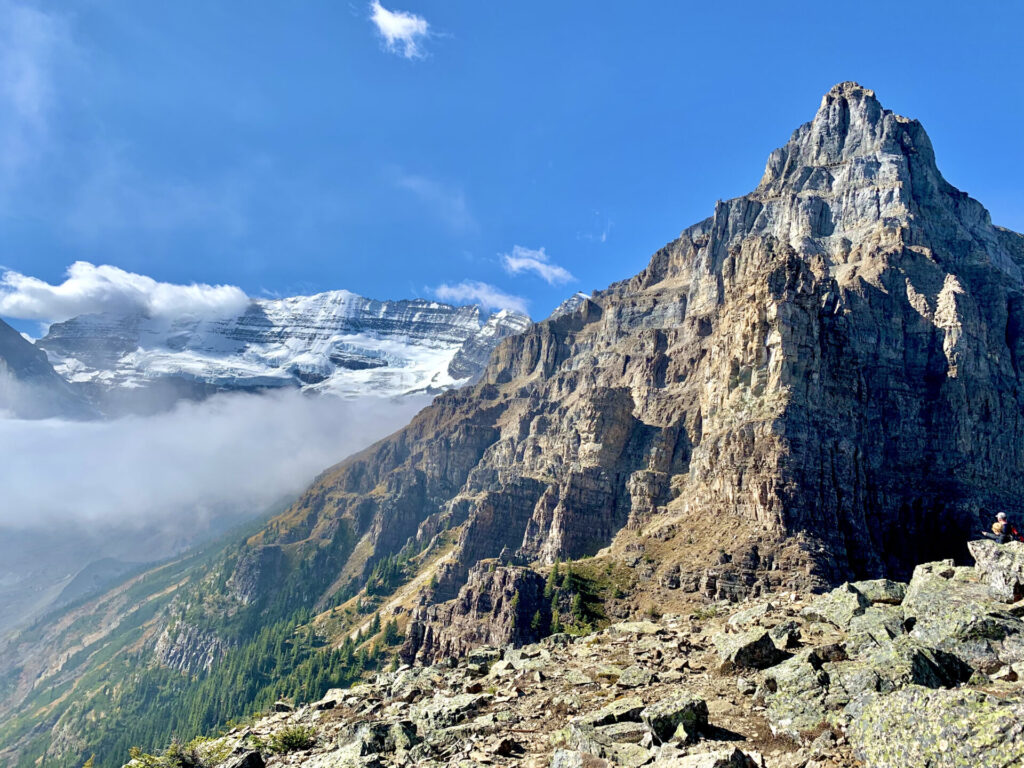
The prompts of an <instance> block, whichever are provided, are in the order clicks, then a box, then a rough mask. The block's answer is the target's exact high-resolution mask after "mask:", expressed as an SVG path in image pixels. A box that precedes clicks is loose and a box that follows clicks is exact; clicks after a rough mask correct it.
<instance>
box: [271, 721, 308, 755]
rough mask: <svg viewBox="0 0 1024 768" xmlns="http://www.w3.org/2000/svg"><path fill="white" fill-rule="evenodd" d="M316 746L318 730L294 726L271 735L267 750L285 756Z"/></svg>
mask: <svg viewBox="0 0 1024 768" xmlns="http://www.w3.org/2000/svg"><path fill="white" fill-rule="evenodd" d="M315 744H316V728H314V727H313V726H311V725H310V726H304V725H293V726H291V727H289V728H284V729H282V730H280V731H277V732H275V733H273V734H271V736H270V738H269V739H268V740H267V745H266V749H267V751H269V752H273V753H274V754H284V753H286V752H295V751H296V750H299V749H310V748H311V747H313V746H314V745H315Z"/></svg>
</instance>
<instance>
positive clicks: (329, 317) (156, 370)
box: [36, 290, 529, 410]
mask: <svg viewBox="0 0 1024 768" xmlns="http://www.w3.org/2000/svg"><path fill="white" fill-rule="evenodd" d="M528 323H529V318H527V317H526V316H525V315H521V314H518V313H515V312H510V311H508V310H503V311H501V312H496V313H493V314H490V315H485V314H484V313H483V312H482V311H481V310H480V308H479V307H477V306H474V305H465V306H458V307H457V306H453V305H449V304H444V303H441V302H436V301H429V300H424V299H411V300H400V301H376V300H374V299H366V298H364V297H361V296H358V295H356V294H354V293H352V292H350V291H345V290H338V291H328V292H324V293H320V294H315V295H312V296H296V297H289V298H285V299H253V300H251V302H250V304H249V306H248V308H247V309H246V310H245V311H244V312H243V313H241V314H240V315H237V316H234V317H228V318H200V317H190V316H182V317H177V318H164V317H159V318H157V317H148V316H147V315H145V314H144V313H140V312H134V313H107V314H99V315H82V316H79V317H77V318H73V319H71V320H68V321H65V322H60V323H54V324H53V325H51V326H50V328H49V331H48V332H47V334H46V335H45V336H44V337H43V338H41V339H39V340H38V341H37V342H36V344H37V346H38V347H40V348H41V349H43V350H45V351H46V352H47V353H48V355H49V357H50V359H51V361H52V362H53V363H54V365H55V367H56V370H57V371H58V372H59V373H61V374H63V375H64V376H65V377H66V378H67V379H68V380H70V381H71V382H72V383H73V384H74V385H75V386H77V387H79V388H81V389H83V390H84V391H85V392H86V393H87V394H88V395H89V396H90V398H91V399H93V400H95V401H97V402H99V403H101V404H104V403H106V401H111V400H112V401H113V404H112V405H111V404H107V406H106V407H107V408H108V409H115V410H116V409H117V408H118V407H122V408H124V407H127V408H128V409H131V407H133V401H140V404H139V405H137V406H135V407H142V408H145V407H147V406H146V403H145V399H144V397H143V396H144V395H145V393H147V392H152V393H154V399H155V400H156V405H155V406H150V407H155V408H157V409H159V407H160V404H161V403H164V402H165V401H167V400H171V401H173V400H174V399H177V398H179V397H182V396H185V397H190V398H191V399H202V398H203V397H206V396H208V395H210V394H213V393H215V392H220V391H259V390H266V389H275V388H281V387H285V388H298V389H302V390H303V391H308V392H316V393H330V394H335V395H340V396H343V397H357V396H360V395H364V394H375V395H385V396H389V395H402V394H409V393H413V392H422V391H426V392H431V391H434V392H436V391H440V390H441V389H444V388H447V387H451V386H457V385H460V384H464V383H466V382H467V381H471V380H472V379H473V378H474V377H475V376H477V375H479V371H480V369H481V368H482V360H485V359H486V355H487V354H488V353H489V352H490V350H491V349H492V348H493V346H494V344H495V343H496V342H497V341H498V340H499V339H501V338H503V337H504V336H506V335H508V334H510V333H516V332H519V331H521V330H523V329H524V328H525V327H526V325H527V324H528ZM119 398H120V400H121V401H124V402H123V403H119V401H118V399H119Z"/></svg>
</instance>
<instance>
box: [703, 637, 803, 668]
mask: <svg viewBox="0 0 1024 768" xmlns="http://www.w3.org/2000/svg"><path fill="white" fill-rule="evenodd" d="M712 639H713V641H714V643H715V647H716V648H717V649H718V657H719V659H720V660H721V666H722V671H729V670H732V669H736V668H737V667H738V668H741V669H766V668H767V667H772V666H775V665H776V664H778V663H779V662H780V661H784V660H785V659H787V658H788V657H789V654H788V653H786V652H785V651H782V650H779V649H778V648H777V647H776V646H775V643H774V642H773V641H772V638H771V635H770V634H769V633H768V630H766V629H751V630H748V631H746V632H738V633H736V634H728V633H720V634H717V635H715V636H714V638H712Z"/></svg>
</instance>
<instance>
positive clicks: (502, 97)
mask: <svg viewBox="0 0 1024 768" xmlns="http://www.w3.org/2000/svg"><path fill="white" fill-rule="evenodd" d="M722 7H723V6H721V5H720V4H712V3H701V4H696V3H681V2H649V3H624V2H618V3H606V2H558V3H550V2H545V3H535V2H524V1H522V0H521V1H520V2H516V3H498V2H480V1H479V0H472V1H469V0H467V1H466V2H455V1H453V0H445V1H444V2H425V1H421V0H389V1H388V2H385V3H384V4H383V6H379V7H377V8H374V7H373V6H371V5H370V4H369V3H365V2H339V1H338V0H325V1H323V2H318V1H316V0H304V2H301V3H294V2H283V1H282V2H251V0H249V1H247V2H228V1H227V0H223V1H221V2H209V0H175V2H172V3H166V2H140V0H81V1H80V2H74V3H55V2H29V1H28V0H0V114H2V115H3V119H2V121H0V265H2V266H3V267H5V268H7V269H10V270H14V271H16V272H19V273H22V274H24V275H29V276H33V277H36V278H39V279H41V280H43V281H46V282H50V283H60V282H61V281H62V280H63V279H64V275H65V273H66V271H67V269H68V268H69V266H70V265H71V264H72V263H74V262H76V261H86V262H91V263H92V264H95V265H111V266H113V267H117V268H119V269H121V270H125V271H127V272H132V273H139V274H141V275H146V276H149V277H152V278H154V279H155V280H156V281H161V282H168V283H186V284H187V283H193V282H199V283H209V284H229V285H233V286H238V287H240V288H241V289H242V291H244V292H245V293H248V294H249V295H256V296H258V295H266V294H269V295H289V294H295V293H310V292H314V291H320V290H328V289H334V288H347V289H349V290H352V291H355V292H357V293H360V294H363V295H367V296H372V297H375V298H405V297H413V296H423V297H433V296H436V295H438V292H439V289H440V295H442V296H451V297H458V296H460V295H469V294H471V293H473V291H472V290H468V291H467V290H462V292H461V293H460V291H459V290H457V289H458V288H459V286H460V285H461V284H463V283H464V282H465V283H469V288H479V287H480V286H479V285H478V284H486V286H489V287H490V288H489V289H488V290H491V291H494V292H500V293H502V294H504V295H505V296H506V297H509V298H507V299H506V301H507V302H514V303H518V305H520V306H526V307H527V309H528V310H529V312H530V313H531V314H532V315H533V316H534V317H543V316H544V315H546V314H547V313H548V312H549V311H550V310H551V309H552V308H553V307H554V306H555V305H556V304H557V303H558V302H559V301H560V300H561V299H562V298H564V297H565V296H566V295H569V294H570V293H572V292H574V291H577V290H584V291H590V290H592V289H594V288H601V287H604V286H605V285H607V284H608V283H610V282H613V281H615V280H618V279H622V278H625V277H628V276H630V275H632V274H634V273H635V272H637V271H638V270H639V269H641V268H642V267H643V266H644V265H645V264H646V263H647V260H648V258H649V256H650V254H651V253H652V252H653V251H654V250H656V249H657V248H659V247H660V246H661V245H663V244H664V243H665V242H667V241H669V240H671V239H672V238H673V237H674V236H675V235H676V234H678V232H679V231H680V230H681V229H683V228H684V227H686V226H688V225H689V224H691V223H693V222H695V221H698V220H700V219H702V218H704V217H705V216H707V215H709V214H710V213H711V212H712V210H713V207H714V203H715V200H716V199H724V198H729V197H733V196H736V195H740V194H743V193H745V192H747V191H749V190H750V189H752V188H753V187H754V186H755V185H756V184H757V181H758V179H759V177H760V175H761V172H762V170H763V168H764V162H765V159H766V158H767V156H768V154H769V152H770V151H771V150H772V149H773V148H775V147H776V146H779V145H781V144H782V143H784V142H785V141H786V139H787V138H788V136H789V134H790V132H791V131H792V130H793V129H794V128H796V127H797V126H798V125H799V124H800V123H802V122H805V121H807V120H809V119H810V118H811V117H812V116H813V114H814V111H815V109H816V108H817V105H818V102H819V100H820V98H821V95H822V94H823V93H824V92H825V91H827V90H828V88H829V87H831V86H832V85H833V84H834V83H836V82H839V81H842V80H847V79H853V80H857V81H859V82H861V83H862V84H864V85H866V86H868V87H870V88H873V89H874V90H875V91H876V92H877V94H878V96H879V99H880V100H881V101H882V103H883V104H884V105H885V106H886V107H887V108H889V109H893V110H895V111H897V112H899V113H901V114H905V115H908V116H910V117H916V118H918V119H920V120H921V121H922V122H923V123H924V125H925V128H926V129H927V130H928V132H929V134H930V136H931V138H932V142H933V144H934V145H935V148H936V152H937V155H938V160H939V166H940V168H941V170H942V171H943V172H944V174H945V175H946V177H947V178H948V179H949V180H950V181H951V182H952V183H953V184H955V185H956V186H958V187H960V188H961V189H964V190H966V191H968V192H969V193H971V194H972V195H974V196H975V197H977V198H978V199H980V200H981V201H982V202H983V203H984V204H985V205H986V206H987V207H988V208H989V209H990V211H991V212H992V216H993V220H994V221H995V222H996V223H998V224H1002V225H1005V226H1009V227H1011V228H1013V229H1017V230H1024V183H1022V180H1024V129H1022V125H1024V98H1022V96H1024V85H1022V84H1024V55H1022V54H1021V43H1020V40H1021V30H1022V29H1024V4H1021V3H1018V2H1014V3H1011V2H989V3H986V2H978V3H963V2H958V3H946V2H935V1H934V0H933V1H932V2H905V3H902V4H900V5H899V6H898V7H896V6H893V5H892V4H891V3H882V2H860V3H856V4H831V3H820V2H814V3H811V2H801V3H796V2H775V3H766V2H733V3H730V4H728V6H725V11H724V12H723V11H722V10H721V9H722ZM403 14H404V15H403ZM375 19H376V20H375ZM387 34H390V35H391V37H390V39H389V38H388V37H387V36H386V35H387ZM541 251H542V252H541ZM516 267H518V269H516ZM444 286H447V287H448V290H447V291H446V290H445V289H444ZM496 301H497V302H499V303H500V301H501V299H500V297H499V299H497V300H496ZM19 327H22V328H23V329H24V328H25V327H26V326H25V324H24V323H20V324H19Z"/></svg>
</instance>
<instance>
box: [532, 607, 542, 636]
mask: <svg viewBox="0 0 1024 768" xmlns="http://www.w3.org/2000/svg"><path fill="white" fill-rule="evenodd" d="M530 629H532V630H533V631H534V632H536V633H537V634H538V635H539V634H540V633H541V632H543V631H544V615H543V614H542V613H541V612H540V609H539V608H538V609H537V612H536V613H534V614H533V621H531V622H530Z"/></svg>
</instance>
